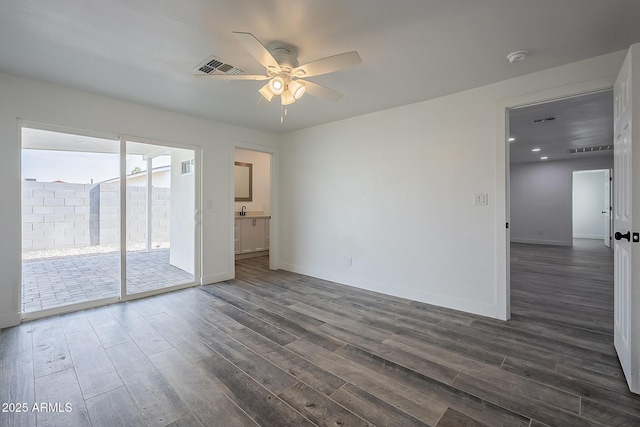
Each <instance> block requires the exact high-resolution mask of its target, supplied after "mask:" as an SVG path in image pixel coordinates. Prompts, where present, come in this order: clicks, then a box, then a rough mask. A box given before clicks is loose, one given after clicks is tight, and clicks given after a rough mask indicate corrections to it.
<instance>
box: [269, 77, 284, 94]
mask: <svg viewBox="0 0 640 427" xmlns="http://www.w3.org/2000/svg"><path fill="white" fill-rule="evenodd" d="M269 90H271V93H273V94H274V95H280V94H281V93H282V92H283V91H284V79H283V78H282V77H280V76H275V77H274V78H272V79H271V80H269Z"/></svg>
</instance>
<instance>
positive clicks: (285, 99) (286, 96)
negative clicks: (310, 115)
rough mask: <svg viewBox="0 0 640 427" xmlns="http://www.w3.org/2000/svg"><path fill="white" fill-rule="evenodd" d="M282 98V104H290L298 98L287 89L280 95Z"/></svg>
mask: <svg viewBox="0 0 640 427" xmlns="http://www.w3.org/2000/svg"><path fill="white" fill-rule="evenodd" d="M280 99H281V101H282V105H290V104H293V103H294V102H296V99H295V98H294V97H293V94H292V93H291V92H290V91H289V90H288V89H287V90H285V91H284V92H282V94H281V95H280Z"/></svg>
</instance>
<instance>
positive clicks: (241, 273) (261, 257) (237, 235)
mask: <svg viewBox="0 0 640 427" xmlns="http://www.w3.org/2000/svg"><path fill="white" fill-rule="evenodd" d="M271 182H272V155H271V154H270V153H265V152H261V151H255V150H250V149H244V148H235V151H234V254H235V275H236V278H238V279H242V278H247V277H252V276H255V275H258V271H260V270H263V269H268V268H269V265H270V260H269V255H270V247H271V228H272V224H271V221H272V218H271V214H272V209H271V196H272V188H271V187H272V186H271Z"/></svg>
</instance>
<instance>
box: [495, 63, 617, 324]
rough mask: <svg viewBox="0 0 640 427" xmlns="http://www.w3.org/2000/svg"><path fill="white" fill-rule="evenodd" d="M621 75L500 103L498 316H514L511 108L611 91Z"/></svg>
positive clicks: (497, 158)
mask: <svg viewBox="0 0 640 427" xmlns="http://www.w3.org/2000/svg"><path fill="white" fill-rule="evenodd" d="M616 77H617V74H612V75H610V76H607V77H602V78H598V79H593V80H588V81H585V82H580V83H576V84H572V85H567V86H561V87H556V88H552V89H547V90H543V91H538V92H533V93H528V94H523V95H519V96H515V97H510V98H505V99H501V100H499V101H497V102H496V110H495V114H496V131H495V135H496V165H497V171H496V189H495V194H496V224H495V225H496V230H497V233H496V234H497V235H496V278H497V280H496V288H495V300H496V317H497V318H498V319H501V320H508V319H509V318H510V317H511V290H510V286H511V284H510V271H509V262H510V256H509V248H510V233H509V229H507V228H506V224H508V223H509V221H510V218H509V127H508V125H509V121H508V119H507V117H508V114H509V111H508V110H510V109H513V108H518V107H523V106H528V105H535V104H542V103H546V102H550V101H556V100H559V99H565V98H571V97H574V96H580V95H586V94H588V93H593V92H600V91H603V90H610V89H611V88H613V84H614V82H615V80H616Z"/></svg>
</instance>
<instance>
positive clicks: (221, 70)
mask: <svg viewBox="0 0 640 427" xmlns="http://www.w3.org/2000/svg"><path fill="white" fill-rule="evenodd" d="M193 71H194V72H196V73H202V74H227V75H238V74H242V73H244V71H243V70H241V69H240V68H236V67H234V66H233V65H229V64H225V63H224V62H222V61H221V60H220V59H218V58H216V57H215V56H210V57H208V58H207V59H205V60H204V61H202V62H201V63H200V64H198V65H197V66H196V67H195V68H194V69H193Z"/></svg>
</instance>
